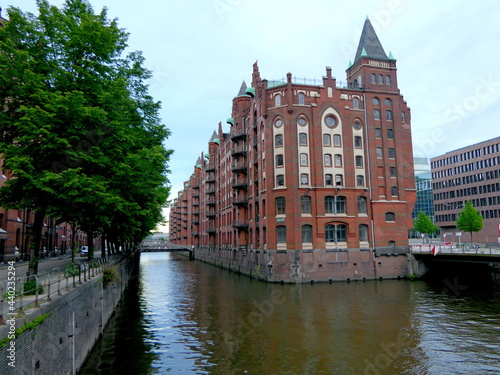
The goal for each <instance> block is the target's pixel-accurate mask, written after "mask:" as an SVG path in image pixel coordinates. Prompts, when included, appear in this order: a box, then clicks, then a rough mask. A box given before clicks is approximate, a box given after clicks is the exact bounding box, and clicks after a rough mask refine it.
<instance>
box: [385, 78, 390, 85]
mask: <svg viewBox="0 0 500 375" xmlns="http://www.w3.org/2000/svg"><path fill="white" fill-rule="evenodd" d="M385 84H386V85H387V86H389V85H390V84H391V76H385Z"/></svg>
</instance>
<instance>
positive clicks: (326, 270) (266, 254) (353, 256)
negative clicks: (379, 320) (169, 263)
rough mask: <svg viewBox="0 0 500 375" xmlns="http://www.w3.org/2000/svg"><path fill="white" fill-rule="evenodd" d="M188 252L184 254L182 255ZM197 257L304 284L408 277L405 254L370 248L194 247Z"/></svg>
mask: <svg viewBox="0 0 500 375" xmlns="http://www.w3.org/2000/svg"><path fill="white" fill-rule="evenodd" d="M182 255H185V254H182ZM194 258H195V259H196V260H200V261H202V262H206V263H210V264H213V265H216V266H218V267H221V268H226V269H229V270H231V271H234V272H238V273H242V274H245V275H248V276H250V277H253V278H256V279H259V280H263V281H267V282H278V283H279V282H284V283H304V282H329V281H342V280H374V279H380V278H382V279H396V278H405V277H409V276H410V274H409V267H408V266H409V264H408V258H407V255H406V254H404V253H396V252H392V253H391V252H386V253H377V252H375V253H374V252H373V251H370V250H359V249H349V250H347V249H346V250H344V251H338V250H337V251H332V250H324V249H323V250H316V249H315V250H312V249H311V250H277V251H270V250H248V251H238V250H234V249H217V248H195V251H194Z"/></svg>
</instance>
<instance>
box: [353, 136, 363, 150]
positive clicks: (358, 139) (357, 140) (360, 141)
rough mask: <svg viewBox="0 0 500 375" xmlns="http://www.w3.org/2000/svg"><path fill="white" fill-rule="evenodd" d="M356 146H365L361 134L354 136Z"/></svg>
mask: <svg viewBox="0 0 500 375" xmlns="http://www.w3.org/2000/svg"><path fill="white" fill-rule="evenodd" d="M354 147H355V148H362V147H363V143H362V138H361V137H360V136H355V137H354Z"/></svg>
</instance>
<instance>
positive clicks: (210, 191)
mask: <svg viewBox="0 0 500 375" xmlns="http://www.w3.org/2000/svg"><path fill="white" fill-rule="evenodd" d="M205 193H207V194H210V195H212V194H215V188H214V187H209V188H207V189H206V190H205Z"/></svg>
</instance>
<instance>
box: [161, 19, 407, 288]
mask: <svg viewBox="0 0 500 375" xmlns="http://www.w3.org/2000/svg"><path fill="white" fill-rule="evenodd" d="M227 122H228V123H229V127H230V130H229V132H228V133H224V132H223V130H222V126H221V124H219V129H218V132H214V134H213V136H212V138H211V139H210V141H209V151H208V154H203V155H202V156H201V157H200V158H199V159H198V162H197V165H196V167H195V168H194V173H193V175H192V176H191V178H190V179H189V180H188V181H187V182H186V183H185V188H184V190H183V191H182V192H179V196H178V198H177V199H175V200H174V202H173V205H172V208H171V213H170V240H171V242H173V243H177V244H182V245H186V246H189V247H194V249H195V257H196V258H197V259H201V260H204V261H207V262H210V263H213V264H216V265H219V266H222V267H227V268H230V269H232V270H235V271H238V272H242V273H245V274H248V275H251V276H252V277H256V278H259V279H263V280H267V281H275V282H280V281H284V282H305V281H328V280H345V279H353V280H354V279H363V278H366V279H375V278H381V277H382V278H395V277H404V276H406V275H407V259H406V253H407V252H408V229H410V228H411V226H412V220H411V212H412V209H413V206H414V203H415V199H416V193H415V181H414V174H413V154H412V145H411V127H410V109H409V107H408V106H407V104H406V102H405V101H404V99H403V97H402V96H401V95H400V92H399V89H398V83H397V75H396V60H395V59H394V58H393V57H392V54H389V56H387V54H386V53H385V51H384V49H383V47H382V45H381V43H380V41H379V39H378V37H377V35H376V33H375V31H374V29H373V27H372V25H371V23H370V21H369V20H368V19H367V20H366V21H365V24H364V28H363V31H362V35H361V38H360V42H359V46H358V49H357V53H356V56H355V59H354V63H353V64H352V65H351V66H350V67H349V68H348V69H347V85H344V86H341V85H339V83H338V82H337V81H336V79H335V78H334V77H333V76H332V72H331V68H329V67H327V68H326V76H325V77H323V82H322V83H321V84H319V85H318V84H309V83H305V82H301V83H299V82H294V80H293V78H292V74H290V73H289V74H288V75H287V80H286V82H281V81H270V80H266V79H262V78H261V76H260V72H259V68H258V66H257V63H255V64H254V67H253V74H252V83H251V87H246V85H245V83H243V85H242V86H241V89H240V91H239V93H238V95H237V96H236V97H235V98H234V99H233V108H232V115H231V117H230V118H229V119H228V120H227Z"/></svg>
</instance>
